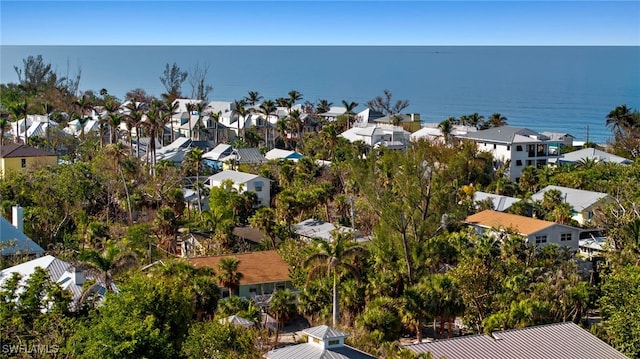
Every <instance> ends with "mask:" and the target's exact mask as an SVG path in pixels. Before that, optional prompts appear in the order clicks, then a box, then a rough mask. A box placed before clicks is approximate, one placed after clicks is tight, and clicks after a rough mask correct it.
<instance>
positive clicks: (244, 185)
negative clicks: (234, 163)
mask: <svg viewBox="0 0 640 359" xmlns="http://www.w3.org/2000/svg"><path fill="white" fill-rule="evenodd" d="M226 181H231V183H232V185H233V188H235V189H236V190H238V192H239V193H244V192H246V191H249V192H254V193H255V194H256V195H257V196H258V201H259V202H260V204H261V205H263V206H269V205H270V203H271V180H270V179H268V178H264V177H262V176H258V175H254V174H251V173H245V172H238V171H232V170H225V171H222V172H219V173H216V174H215V175H213V176H210V177H209V178H207V179H206V180H205V182H204V184H205V186H206V187H208V188H212V187H219V186H220V185H222V184H223V183H224V182H226Z"/></svg>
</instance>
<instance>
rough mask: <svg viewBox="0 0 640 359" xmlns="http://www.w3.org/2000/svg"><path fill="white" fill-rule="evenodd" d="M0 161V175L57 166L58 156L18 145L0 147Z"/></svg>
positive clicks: (11, 144) (10, 144)
mask: <svg viewBox="0 0 640 359" xmlns="http://www.w3.org/2000/svg"><path fill="white" fill-rule="evenodd" d="M0 159H1V162H0V175H4V174H5V173H9V172H10V171H20V170H23V169H30V168H37V167H40V166H50V165H56V164H58V156H57V155H56V154H55V153H53V152H49V151H45V150H42V149H39V148H34V147H30V146H27V145H23V144H20V143H9V144H5V145H2V146H0Z"/></svg>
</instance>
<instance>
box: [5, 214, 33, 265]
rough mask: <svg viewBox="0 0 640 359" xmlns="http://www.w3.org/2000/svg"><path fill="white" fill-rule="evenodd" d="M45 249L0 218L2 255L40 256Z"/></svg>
mask: <svg viewBox="0 0 640 359" xmlns="http://www.w3.org/2000/svg"><path fill="white" fill-rule="evenodd" d="M40 253H44V249H42V247H40V246H39V245H38V244H37V243H36V242H34V241H33V240H31V238H29V237H27V235H26V234H24V233H23V232H22V231H20V230H18V229H17V228H16V227H14V226H13V225H12V224H11V223H9V221H7V220H6V219H5V218H4V217H2V216H0V255H3V256H8V255H14V254H40Z"/></svg>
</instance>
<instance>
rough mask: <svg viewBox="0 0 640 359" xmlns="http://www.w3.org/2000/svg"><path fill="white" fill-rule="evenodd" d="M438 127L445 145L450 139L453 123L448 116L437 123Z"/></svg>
mask: <svg viewBox="0 0 640 359" xmlns="http://www.w3.org/2000/svg"><path fill="white" fill-rule="evenodd" d="M438 129H439V130H440V132H442V137H443V138H444V143H445V145H448V144H449V141H450V140H451V131H452V130H453V123H452V122H451V120H450V119H449V118H448V119H446V120H444V121H442V122H440V123H439V124H438Z"/></svg>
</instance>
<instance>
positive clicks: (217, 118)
mask: <svg viewBox="0 0 640 359" xmlns="http://www.w3.org/2000/svg"><path fill="white" fill-rule="evenodd" d="M209 116H210V117H211V119H212V120H213V126H214V132H213V140H214V142H215V144H216V145H217V144H218V123H220V116H222V112H221V111H218V112H211V113H210V114H209Z"/></svg>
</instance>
